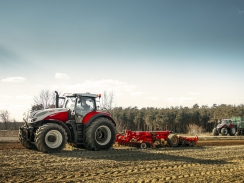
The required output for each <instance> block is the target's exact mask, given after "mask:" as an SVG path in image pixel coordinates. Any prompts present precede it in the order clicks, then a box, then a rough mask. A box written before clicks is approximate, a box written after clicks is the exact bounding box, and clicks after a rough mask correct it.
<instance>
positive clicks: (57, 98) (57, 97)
mask: <svg viewBox="0 0 244 183" xmlns="http://www.w3.org/2000/svg"><path fill="white" fill-rule="evenodd" d="M55 93H56V105H55V107H56V108H58V103H59V101H58V100H59V95H58V92H57V91H55Z"/></svg>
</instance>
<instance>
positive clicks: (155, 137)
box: [116, 130, 198, 148]
mask: <svg viewBox="0 0 244 183" xmlns="http://www.w3.org/2000/svg"><path fill="white" fill-rule="evenodd" d="M197 141H198V137H197V136H195V137H184V136H180V135H176V134H174V133H171V132H170V131H168V130H166V131H130V130H125V132H124V134H117V135H116V142H117V143H118V144H119V145H126V146H132V147H140V148H147V147H153V148H154V147H162V146H166V145H168V146H170V147H176V146H185V145H188V146H195V145H196V143H197Z"/></svg>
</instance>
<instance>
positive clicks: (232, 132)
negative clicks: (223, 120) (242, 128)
mask: <svg viewBox="0 0 244 183" xmlns="http://www.w3.org/2000/svg"><path fill="white" fill-rule="evenodd" d="M229 134H230V136H234V135H235V134H236V127H235V126H232V127H231V128H230V129H229Z"/></svg>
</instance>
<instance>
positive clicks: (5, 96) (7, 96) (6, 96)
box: [2, 95, 11, 98]
mask: <svg viewBox="0 0 244 183" xmlns="http://www.w3.org/2000/svg"><path fill="white" fill-rule="evenodd" d="M2 97H3V98H11V96H9V95H2Z"/></svg>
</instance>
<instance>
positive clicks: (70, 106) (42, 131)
mask: <svg viewBox="0 0 244 183" xmlns="http://www.w3.org/2000/svg"><path fill="white" fill-rule="evenodd" d="M55 93H56V108H52V109H44V110H38V111H34V112H32V113H31V114H30V118H29V119H28V121H27V120H25V119H24V121H25V124H24V125H23V126H21V127H20V129H19V140H20V142H21V144H22V145H23V146H24V147H26V148H27V149H33V148H37V149H39V150H40V151H42V152H44V153H52V152H60V151H62V149H63V148H64V147H65V145H66V143H67V142H68V143H69V144H71V145H72V146H75V147H85V148H86V149H88V150H106V149H109V148H110V147H111V146H112V145H113V144H114V142H115V138H116V129H115V126H116V124H115V122H114V120H113V119H112V117H111V116H110V114H108V113H106V112H101V111H98V110H97V105H96V98H100V97H101V95H100V94H98V95H97V94H90V93H72V94H64V96H62V97H60V96H59V95H58V92H56V91H55ZM60 99H62V100H63V106H62V108H59V100H60Z"/></svg>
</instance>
